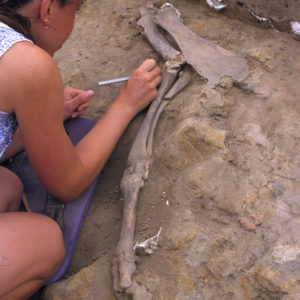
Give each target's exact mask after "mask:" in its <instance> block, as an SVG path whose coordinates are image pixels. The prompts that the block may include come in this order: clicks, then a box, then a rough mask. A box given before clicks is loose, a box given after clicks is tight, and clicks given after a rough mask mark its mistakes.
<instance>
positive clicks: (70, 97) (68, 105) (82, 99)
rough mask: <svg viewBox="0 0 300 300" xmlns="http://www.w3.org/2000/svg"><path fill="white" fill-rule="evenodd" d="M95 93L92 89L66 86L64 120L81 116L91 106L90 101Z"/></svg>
mask: <svg viewBox="0 0 300 300" xmlns="http://www.w3.org/2000/svg"><path fill="white" fill-rule="evenodd" d="M93 95H94V92H93V91H91V90H89V91H83V90H79V89H74V88H72V87H69V86H68V87H66V88H65V89H64V97H65V102H64V120H67V119H69V118H72V119H73V118H77V117H79V116H81V115H82V114H83V113H84V111H85V109H86V108H87V107H88V106H89V101H90V99H91V98H92V96H93Z"/></svg>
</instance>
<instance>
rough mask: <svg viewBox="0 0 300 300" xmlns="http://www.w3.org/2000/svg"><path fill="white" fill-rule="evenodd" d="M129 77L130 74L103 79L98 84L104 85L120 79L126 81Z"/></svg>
mask: <svg viewBox="0 0 300 300" xmlns="http://www.w3.org/2000/svg"><path fill="white" fill-rule="evenodd" d="M129 78H130V76H126V77H120V78H115V79H110V80H105V81H99V82H98V85H105V84H111V83H116V82H121V81H127V80H128V79H129Z"/></svg>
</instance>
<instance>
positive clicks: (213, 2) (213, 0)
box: [206, 0, 227, 10]
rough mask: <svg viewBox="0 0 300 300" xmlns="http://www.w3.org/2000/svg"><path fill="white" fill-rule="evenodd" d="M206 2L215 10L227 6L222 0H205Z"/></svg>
mask: <svg viewBox="0 0 300 300" xmlns="http://www.w3.org/2000/svg"><path fill="white" fill-rule="evenodd" d="M206 3H207V4H208V5H209V7H211V8H213V9H215V10H222V9H224V8H226V6H227V5H226V4H224V3H223V0H206Z"/></svg>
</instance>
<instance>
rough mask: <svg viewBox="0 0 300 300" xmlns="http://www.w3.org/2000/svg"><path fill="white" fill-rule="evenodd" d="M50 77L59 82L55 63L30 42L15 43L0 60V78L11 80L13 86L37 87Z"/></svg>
mask: <svg viewBox="0 0 300 300" xmlns="http://www.w3.org/2000/svg"><path fill="white" fill-rule="evenodd" d="M50 77H51V78H52V79H53V80H55V78H57V80H60V75H59V72H58V69H57V66H56V63H55V62H54V60H53V58H52V57H51V56H50V55H49V54H48V53H47V52H46V51H44V50H43V49H41V48H40V47H38V46H36V45H34V44H32V43H30V42H20V43H16V44H15V45H13V46H12V47H11V48H10V49H9V50H8V51H7V52H6V53H5V55H3V56H2V57H1V59H0V78H1V79H3V80H8V81H11V80H13V81H14V84H17V85H20V84H22V83H25V84H26V83H30V84H33V85H37V84H38V83H42V82H43V80H49V78H50ZM22 85H23V84H22Z"/></svg>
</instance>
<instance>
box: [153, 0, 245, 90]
mask: <svg viewBox="0 0 300 300" xmlns="http://www.w3.org/2000/svg"><path fill="white" fill-rule="evenodd" d="M154 21H155V22H156V24H158V25H159V26H161V27H162V28H163V29H164V30H166V31H167V32H168V33H169V34H170V35H171V36H172V37H173V39H174V40H175V41H176V43H177V45H178V47H179V48H180V50H181V51H182V54H183V55H184V57H185V59H186V61H187V63H188V64H190V65H191V66H193V68H194V69H195V70H196V71H197V73H198V74H199V75H200V76H202V77H204V78H206V79H207V80H208V86H209V87H211V88H212V87H214V86H216V85H217V84H218V83H219V82H220V80H221V79H222V77H225V76H230V77H232V78H233V80H235V81H242V80H244V79H245V78H246V77H247V76H248V75H249V70H248V66H247V62H246V60H245V58H243V57H242V56H239V55H237V54H236V53H234V52H231V51H228V50H226V49H224V48H222V47H220V46H218V45H215V44H213V43H211V42H209V41H207V40H205V39H203V38H201V37H199V36H198V35H196V34H195V33H194V32H192V31H191V30H189V29H188V28H187V27H186V26H185V25H184V24H183V23H182V21H181V19H180V15H179V13H178V11H177V9H175V8H174V7H173V6H172V5H171V4H169V3H166V4H164V5H163V6H162V7H161V9H159V10H158V11H157V13H156V15H155V16H154Z"/></svg>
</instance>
